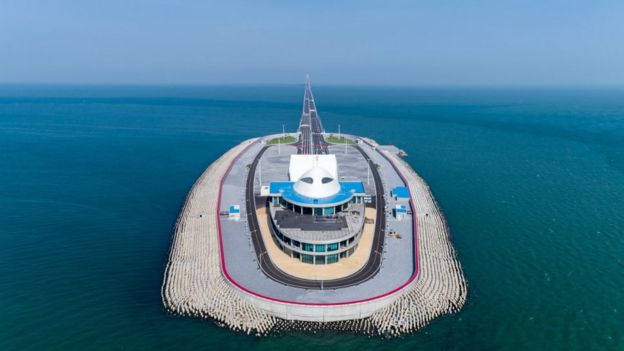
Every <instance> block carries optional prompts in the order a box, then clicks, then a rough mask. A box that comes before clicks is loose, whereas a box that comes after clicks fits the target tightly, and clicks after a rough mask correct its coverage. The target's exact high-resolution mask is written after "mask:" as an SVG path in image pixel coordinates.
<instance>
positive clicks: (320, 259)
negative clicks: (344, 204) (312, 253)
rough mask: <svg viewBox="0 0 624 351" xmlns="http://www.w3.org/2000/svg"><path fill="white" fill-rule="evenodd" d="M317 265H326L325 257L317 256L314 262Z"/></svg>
mask: <svg viewBox="0 0 624 351" xmlns="http://www.w3.org/2000/svg"><path fill="white" fill-rule="evenodd" d="M314 263H315V264H325V256H316V258H315V260H314Z"/></svg>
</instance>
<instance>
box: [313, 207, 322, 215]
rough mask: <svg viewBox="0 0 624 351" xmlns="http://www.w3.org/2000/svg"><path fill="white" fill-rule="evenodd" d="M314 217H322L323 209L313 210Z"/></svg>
mask: <svg viewBox="0 0 624 351" xmlns="http://www.w3.org/2000/svg"><path fill="white" fill-rule="evenodd" d="M314 215H315V216H322V215H323V209H322V208H315V209H314Z"/></svg>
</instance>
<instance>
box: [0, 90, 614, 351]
mask: <svg viewBox="0 0 624 351" xmlns="http://www.w3.org/2000/svg"><path fill="white" fill-rule="evenodd" d="M302 94H303V87H302V86H258V87H233V86H230V87H113V86H109V87H93V86H92V87H55V86H38V87H34V86H31V87H27V86H3V87H0V314H1V318H0V349H2V350H9V349H17V350H25V349H59V350H69V349H73V350H85V349H104V350H110V349H213V350H217V349H218V350H225V349H246V350H280V349H299V350H318V349H329V348H332V349H333V348H336V347H339V349H340V350H380V349H388V350H390V349H392V350H395V349H398V350H466V349H475V350H622V349H624V89H580V88H579V89H555V88H551V89H528V88H523V89H507V88H500V89H495V88H488V89H485V88H384V87H377V88H373V87H370V88H352V87H323V86H318V87H316V88H315V95H316V100H317V104H318V108H319V111H320V115H321V118H322V119H323V122H324V125H325V127H326V129H328V130H336V129H337V125H338V124H340V125H341V128H342V130H343V131H345V132H349V133H354V134H360V135H365V136H370V137H372V138H374V139H376V140H377V141H379V142H380V143H394V144H396V145H397V146H399V147H401V148H403V149H404V150H406V151H407V152H408V154H409V157H408V158H407V160H408V161H409V163H410V164H411V165H412V166H413V167H414V168H415V169H416V171H417V172H419V173H420V174H421V175H422V176H423V177H424V178H425V179H426V180H427V181H428V183H429V185H430V186H431V188H432V190H433V192H434V195H435V196H436V198H437V200H438V202H439V203H440V206H441V207H442V209H443V210H444V212H445V214H446V218H447V220H448V222H449V224H450V227H451V231H452V235H453V240H454V244H455V247H456V249H457V251H458V254H459V257H460V260H461V263H462V265H463V267H464V270H465V275H466V277H467V279H468V282H469V299H468V303H467V304H466V306H465V308H464V309H463V310H462V311H461V312H460V313H458V314H455V315H452V316H448V317H444V318H441V319H438V320H436V321H434V322H433V323H432V324H431V325H429V326H428V327H426V328H424V329H422V330H421V331H419V332H417V333H415V334H413V335H410V336H406V337H403V338H399V339H393V340H383V339H380V338H368V337H365V336H360V335H351V334H344V333H334V332H325V333H319V334H316V335H309V334H304V333H292V334H287V335H280V336H274V337H267V338H256V337H253V336H245V335H240V334H237V333H234V332H231V331H229V330H227V329H223V328H220V327H217V326H216V325H215V324H214V323H212V322H210V321H199V320H194V319H187V318H177V317H172V316H169V315H167V314H166V313H165V312H164V311H163V309H162V306H161V301H160V285H161V282H162V274H163V267H164V264H165V260H166V256H167V252H168V248H169V244H170V238H171V230H172V226H173V224H174V221H175V219H176V216H177V214H178V211H179V208H180V205H181V204H182V201H183V199H184V197H185V195H186V192H187V191H188V189H189V188H190V186H191V185H192V183H193V182H194V181H195V179H196V178H197V177H198V176H199V175H200V174H201V173H202V171H203V170H204V169H205V168H206V167H207V166H208V165H209V164H210V163H211V162H212V161H214V160H215V159H216V158H217V157H218V156H219V155H221V154H222V153H223V152H224V151H226V150H228V149H229V148H230V147H232V146H234V145H235V144H237V143H238V142H240V141H242V140H244V139H246V138H250V137H253V136H257V135H263V134H268V133H276V132H279V131H280V130H281V125H282V123H284V124H286V128H287V129H289V130H294V129H295V128H296V126H297V123H298V119H299V115H300V113H301V100H302Z"/></svg>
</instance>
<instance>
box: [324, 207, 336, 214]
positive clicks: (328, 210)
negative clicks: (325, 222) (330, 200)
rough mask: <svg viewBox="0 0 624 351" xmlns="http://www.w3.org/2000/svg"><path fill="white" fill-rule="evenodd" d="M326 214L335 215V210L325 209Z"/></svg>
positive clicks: (331, 208)
mask: <svg viewBox="0 0 624 351" xmlns="http://www.w3.org/2000/svg"><path fill="white" fill-rule="evenodd" d="M324 214H325V215H333V214H334V208H333V207H327V208H325V209H324Z"/></svg>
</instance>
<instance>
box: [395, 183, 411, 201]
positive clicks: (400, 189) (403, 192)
mask: <svg viewBox="0 0 624 351" xmlns="http://www.w3.org/2000/svg"><path fill="white" fill-rule="evenodd" d="M392 196H396V197H398V198H402V199H409V197H410V195H409V190H408V189H407V187H405V186H397V187H395V188H394V189H392Z"/></svg>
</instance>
